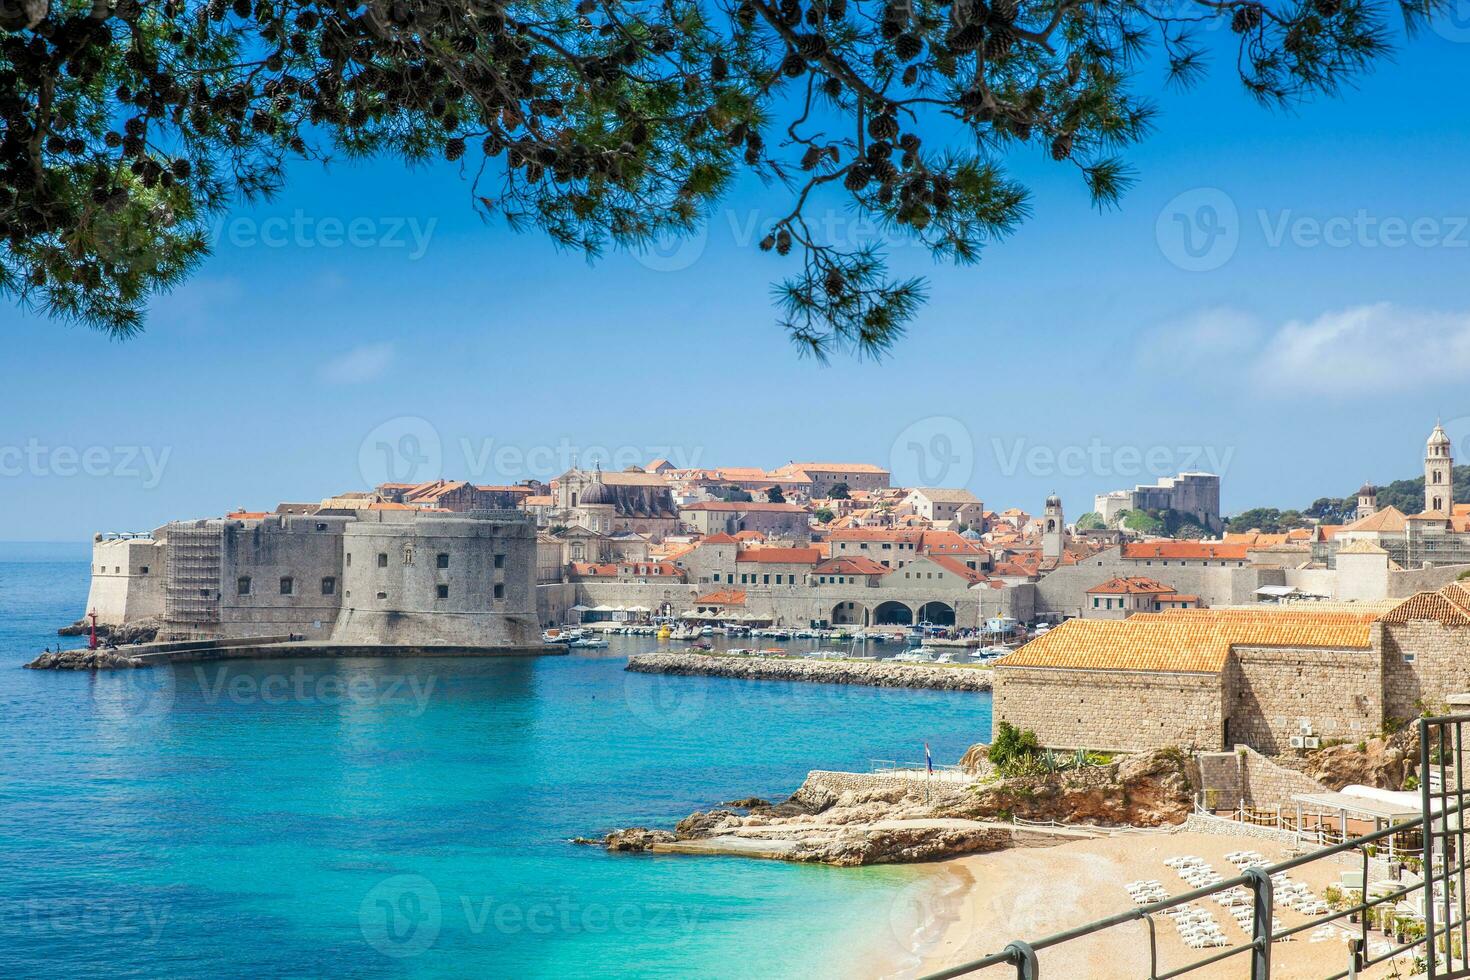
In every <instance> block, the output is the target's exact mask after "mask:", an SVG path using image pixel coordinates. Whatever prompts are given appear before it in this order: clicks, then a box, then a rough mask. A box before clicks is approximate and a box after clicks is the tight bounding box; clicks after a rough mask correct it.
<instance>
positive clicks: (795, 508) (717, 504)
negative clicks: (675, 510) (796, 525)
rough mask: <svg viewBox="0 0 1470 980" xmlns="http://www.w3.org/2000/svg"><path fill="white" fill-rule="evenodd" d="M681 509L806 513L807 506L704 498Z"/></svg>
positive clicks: (721, 511) (719, 511)
mask: <svg viewBox="0 0 1470 980" xmlns="http://www.w3.org/2000/svg"><path fill="white" fill-rule="evenodd" d="M679 509H680V510H694V511H710V512H714V513H720V514H730V513H737V512H739V513H752V514H769V513H776V514H805V513H806V508H805V507H801V506H799V505H797V504H771V503H766V502H765V501H761V500H750V501H746V502H745V503H740V502H738V501H724V500H702V501H700V502H699V503H697V504H686V505H685V506H683V507H680V508H679Z"/></svg>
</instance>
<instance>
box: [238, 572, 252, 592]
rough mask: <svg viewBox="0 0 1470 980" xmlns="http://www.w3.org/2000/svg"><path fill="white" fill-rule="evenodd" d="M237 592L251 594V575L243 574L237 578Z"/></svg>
mask: <svg viewBox="0 0 1470 980" xmlns="http://www.w3.org/2000/svg"><path fill="white" fill-rule="evenodd" d="M235 594H236V595H249V594H250V576H249V575H242V576H240V578H238V579H236V580H235Z"/></svg>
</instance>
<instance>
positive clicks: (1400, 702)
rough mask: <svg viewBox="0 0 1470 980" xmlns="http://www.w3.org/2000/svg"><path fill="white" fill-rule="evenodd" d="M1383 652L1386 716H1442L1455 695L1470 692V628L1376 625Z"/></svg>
mask: <svg viewBox="0 0 1470 980" xmlns="http://www.w3.org/2000/svg"><path fill="white" fill-rule="evenodd" d="M1373 630H1374V633H1375V635H1377V636H1379V637H1381V639H1380V641H1379V642H1380V643H1381V644H1382V649H1383V692H1384V705H1383V710H1384V713H1385V714H1387V715H1388V717H1390V718H1395V719H1398V720H1401V721H1402V720H1407V719H1410V718H1414V717H1417V716H1418V715H1419V713H1420V712H1421V711H1424V710H1426V709H1427V710H1429V711H1431V712H1439V711H1441V710H1443V709H1444V707H1445V703H1446V699H1447V698H1448V697H1449V696H1450V695H1451V694H1458V693H1460V692H1462V691H1466V690H1470V627H1465V626H1458V627H1457V626H1447V625H1445V624H1444V623H1440V622H1436V621H1434V620H1425V619H1421V620H1413V621H1411V622H1408V623H1377V624H1375V625H1374V627H1373Z"/></svg>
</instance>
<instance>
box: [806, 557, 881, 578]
mask: <svg viewBox="0 0 1470 980" xmlns="http://www.w3.org/2000/svg"><path fill="white" fill-rule="evenodd" d="M812 571H813V572H816V573H817V574H818V575H887V574H888V573H889V572H891V571H893V569H891V568H889V567H888V566H887V565H884V564H881V563H879V562H876V561H874V560H873V559H871V558H868V557H865V556H863V555H841V556H839V557H837V558H829V559H827V560H826V561H824V562H822V563H821V564H820V565H818V566H817V567H816V568H814V569H812Z"/></svg>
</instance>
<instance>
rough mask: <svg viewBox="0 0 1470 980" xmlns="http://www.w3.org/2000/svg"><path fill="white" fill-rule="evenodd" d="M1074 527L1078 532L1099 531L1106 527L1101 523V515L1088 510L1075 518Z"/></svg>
mask: <svg viewBox="0 0 1470 980" xmlns="http://www.w3.org/2000/svg"><path fill="white" fill-rule="evenodd" d="M1076 527H1077V530H1079V531H1101V530H1103V529H1104V528H1106V527H1107V524H1106V523H1105V522H1104V521H1103V519H1102V515H1101V514H1099V513H1098V512H1097V511H1095V510H1090V511H1088V512H1087V513H1085V514H1083V515H1082V516H1081V517H1079V518H1077V524H1076Z"/></svg>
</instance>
